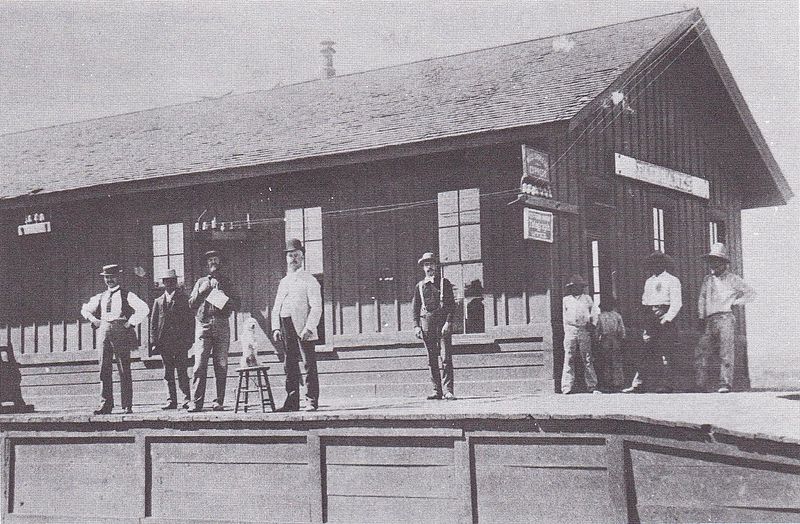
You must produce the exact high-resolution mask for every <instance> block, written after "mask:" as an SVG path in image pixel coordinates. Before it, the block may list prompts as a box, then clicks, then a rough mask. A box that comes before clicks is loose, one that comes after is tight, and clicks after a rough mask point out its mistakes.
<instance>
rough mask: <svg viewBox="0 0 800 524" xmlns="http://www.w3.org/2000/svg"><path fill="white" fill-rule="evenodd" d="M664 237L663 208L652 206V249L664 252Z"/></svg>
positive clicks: (665, 242) (665, 243)
mask: <svg viewBox="0 0 800 524" xmlns="http://www.w3.org/2000/svg"><path fill="white" fill-rule="evenodd" d="M666 245H667V241H666V237H665V235H664V210H663V209H661V208H660V207H654V208H653V249H654V250H655V251H661V252H662V253H666Z"/></svg>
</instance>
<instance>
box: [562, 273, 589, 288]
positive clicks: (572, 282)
mask: <svg viewBox="0 0 800 524" xmlns="http://www.w3.org/2000/svg"><path fill="white" fill-rule="evenodd" d="M587 285H588V284H587V283H586V281H585V280H584V279H583V277H582V276H580V275H578V274H575V275H572V276H571V277H569V280H567V283H566V284H564V287H569V286H580V287H585V286H587Z"/></svg>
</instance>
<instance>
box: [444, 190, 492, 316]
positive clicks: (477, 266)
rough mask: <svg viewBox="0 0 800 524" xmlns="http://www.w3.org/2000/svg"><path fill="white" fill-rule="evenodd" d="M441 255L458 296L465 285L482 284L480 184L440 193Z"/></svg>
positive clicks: (469, 287)
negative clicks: (476, 186) (478, 187)
mask: <svg viewBox="0 0 800 524" xmlns="http://www.w3.org/2000/svg"><path fill="white" fill-rule="evenodd" d="M438 200H439V259H440V261H441V265H442V274H443V276H444V277H445V278H446V279H447V280H449V281H450V282H451V283H452V284H453V286H454V290H453V291H454V293H455V296H456V300H459V301H461V300H462V299H463V298H464V291H465V289H467V290H469V291H471V292H473V293H479V292H480V291H478V290H482V288H483V262H482V261H481V211H480V191H479V190H478V189H477V188H473V189H462V190H459V191H445V192H443V193H439V199H438Z"/></svg>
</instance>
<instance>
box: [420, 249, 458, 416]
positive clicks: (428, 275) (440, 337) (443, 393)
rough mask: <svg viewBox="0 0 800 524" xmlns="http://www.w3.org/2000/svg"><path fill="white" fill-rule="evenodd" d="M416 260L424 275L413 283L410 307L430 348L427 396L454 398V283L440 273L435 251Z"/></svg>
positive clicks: (421, 334) (423, 339)
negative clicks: (431, 389)
mask: <svg viewBox="0 0 800 524" xmlns="http://www.w3.org/2000/svg"><path fill="white" fill-rule="evenodd" d="M417 263H418V264H419V265H420V266H421V267H422V270H423V271H424V272H425V278H424V279H422V280H421V281H420V282H419V283H418V284H417V285H416V286H415V287H414V296H413V297H412V299H411V307H412V310H413V312H414V329H415V335H416V336H417V338H419V339H422V341H423V342H424V343H425V349H426V350H427V351H428V366H429V367H430V370H431V383H432V384H433V393H432V394H431V395H430V396H428V400H439V399H442V398H444V399H447V400H455V398H456V397H455V395H454V394H453V347H452V346H453V345H452V337H453V334H452V327H451V326H452V321H453V313H454V312H455V307H456V303H455V299H454V297H453V285H452V284H451V283H450V281H449V280H447V279H446V278H444V277H442V276H441V275H440V274H439V261H438V260H437V258H436V255H434V254H433V253H430V252H429V253H425V254H424V255H422V258H420V259H419V260H418V261H417ZM440 357H441V374H440V372H439V359H440Z"/></svg>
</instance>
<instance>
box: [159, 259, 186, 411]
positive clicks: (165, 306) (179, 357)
mask: <svg viewBox="0 0 800 524" xmlns="http://www.w3.org/2000/svg"><path fill="white" fill-rule="evenodd" d="M161 281H162V282H163V284H164V293H163V294H162V295H160V296H159V297H157V298H156V299H155V300H154V301H153V309H152V312H153V314H152V316H151V318H150V344H151V346H152V349H153V353H158V354H160V355H161V361H162V362H163V363H164V380H166V381H167V390H168V391H169V400H168V402H167V404H166V405H164V406H163V407H162V408H161V409H177V407H178V393H177V391H176V389H175V374H176V373H177V375H178V386H179V387H180V388H181V393H183V397H184V398H183V406H182V407H183V408H188V407H189V402H190V400H191V391H190V390H189V375H188V373H187V372H186V367H187V365H188V355H187V354H188V352H189V348H191V347H192V344H193V343H194V316H193V315H192V310H191V309H190V308H189V299H188V297H187V296H186V293H184V292H183V290H182V289H179V288H178V274H177V273H176V272H175V270H174V269H169V270H167V273H166V274H165V275H164V276H163V277H162V278H161Z"/></svg>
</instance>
